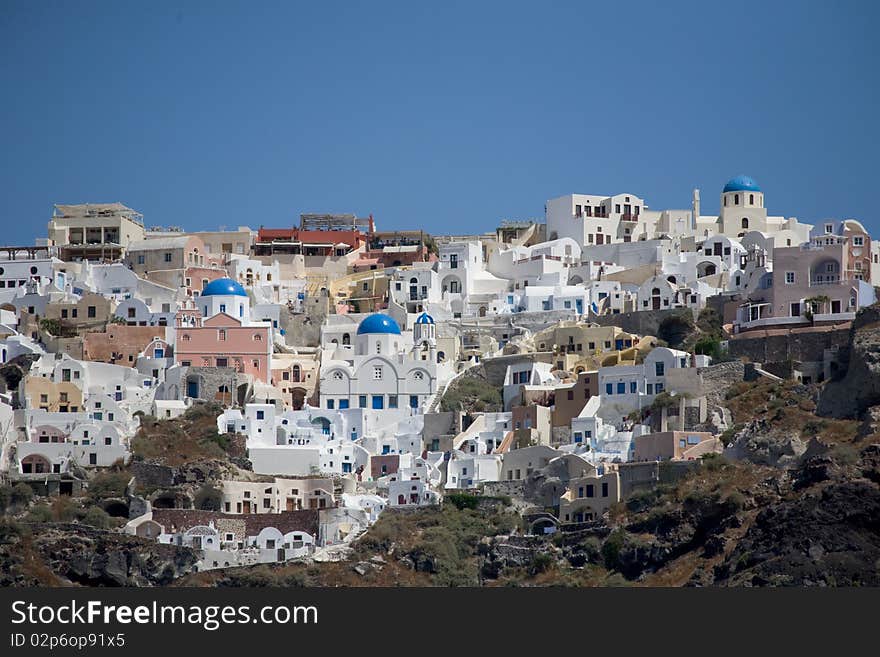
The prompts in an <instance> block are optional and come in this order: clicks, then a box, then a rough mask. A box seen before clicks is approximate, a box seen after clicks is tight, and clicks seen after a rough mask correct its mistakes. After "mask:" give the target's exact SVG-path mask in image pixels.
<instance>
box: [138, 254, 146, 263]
mask: <svg viewBox="0 0 880 657" xmlns="http://www.w3.org/2000/svg"><path fill="white" fill-rule="evenodd" d="M144 261H145V259H144V256H143V255H139V256H138V264H139V265H142V264H144Z"/></svg>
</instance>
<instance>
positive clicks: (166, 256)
mask: <svg viewBox="0 0 880 657" xmlns="http://www.w3.org/2000/svg"><path fill="white" fill-rule="evenodd" d="M165 262H171V252H170V251H166V252H165Z"/></svg>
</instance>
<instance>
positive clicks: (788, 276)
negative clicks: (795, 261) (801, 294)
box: [785, 271, 794, 285]
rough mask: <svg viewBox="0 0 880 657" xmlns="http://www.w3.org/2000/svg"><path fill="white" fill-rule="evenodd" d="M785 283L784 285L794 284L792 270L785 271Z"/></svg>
mask: <svg viewBox="0 0 880 657" xmlns="http://www.w3.org/2000/svg"><path fill="white" fill-rule="evenodd" d="M785 284H786V285H792V284H794V272H793V271H787V272H785Z"/></svg>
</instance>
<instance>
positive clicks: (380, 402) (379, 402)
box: [373, 395, 385, 411]
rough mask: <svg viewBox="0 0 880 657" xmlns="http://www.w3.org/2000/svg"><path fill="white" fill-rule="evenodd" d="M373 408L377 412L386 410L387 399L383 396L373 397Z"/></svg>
mask: <svg viewBox="0 0 880 657" xmlns="http://www.w3.org/2000/svg"><path fill="white" fill-rule="evenodd" d="M373 408H374V409H375V410H377V411H378V410H381V409H383V408H385V397H384V396H383V395H373Z"/></svg>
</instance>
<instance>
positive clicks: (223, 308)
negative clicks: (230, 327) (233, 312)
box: [220, 303, 226, 313]
mask: <svg viewBox="0 0 880 657" xmlns="http://www.w3.org/2000/svg"><path fill="white" fill-rule="evenodd" d="M220 312H221V313H225V312H226V304H225V303H221V304H220Z"/></svg>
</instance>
